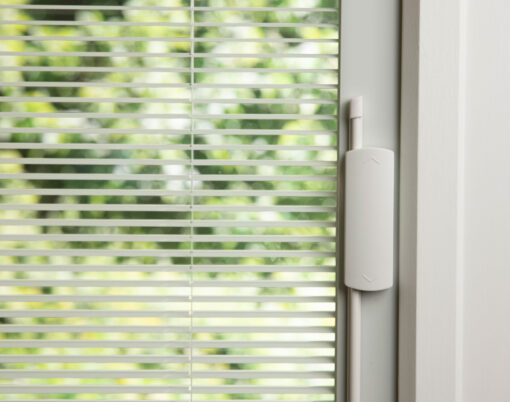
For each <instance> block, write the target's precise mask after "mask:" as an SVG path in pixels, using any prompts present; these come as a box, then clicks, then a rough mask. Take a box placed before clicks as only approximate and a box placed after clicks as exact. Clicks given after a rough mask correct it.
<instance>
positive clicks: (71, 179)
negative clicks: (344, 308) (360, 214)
mask: <svg viewBox="0 0 510 402" xmlns="http://www.w3.org/2000/svg"><path fill="white" fill-rule="evenodd" d="M337 21H338V9H337V2H336V1H335V0H302V1H301V0H242V1H229V0H217V1H213V0H211V1H205V0H190V1H185V0H175V1H171V0H162V1H161V0H160V1H153V0H118V1H113V0H96V1H72V0H60V1H57V0H53V1H47V0H45V1H39V0H38V1H36V0H33V1H30V0H4V1H2V4H1V5H0V59H1V61H0V141H1V144H0V183H1V185H0V201H1V202H0V248H1V251H0V270H1V273H0V275H1V276H0V286H1V289H2V291H1V293H0V307H1V314H0V315H1V316H0V325H1V328H0V329H1V331H0V332H1V334H0V348H1V351H0V399H3V400H10V401H34V400H46V401H60V400H68V399H70V400H77V401H128V400H129V401H142V400H157V401H207V400H212V401H224V400H225V401H226V400H238V401H241V400H243V401H259V400H263V401H296V402H297V401H303V402H307V401H309V402H311V401H327V400H333V399H334V386H335V382H334V373H335V364H334V361H335V317H336V311H335V288H336V245H335V226H336V183H337V170H336V164H337V150H336V148H337V147H336V144H337V142H336V141H337V101H338V97H337V88H338V83H337V80H338V26H337Z"/></svg>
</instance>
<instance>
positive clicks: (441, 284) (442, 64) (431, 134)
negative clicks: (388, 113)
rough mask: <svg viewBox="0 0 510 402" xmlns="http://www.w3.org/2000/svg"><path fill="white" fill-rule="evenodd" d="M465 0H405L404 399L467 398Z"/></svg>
mask: <svg viewBox="0 0 510 402" xmlns="http://www.w3.org/2000/svg"><path fill="white" fill-rule="evenodd" d="M465 8H466V4H465V1H463V0H451V1H444V0H403V10H402V11H403V12H402V103H401V177H400V180H401V181H400V191H401V194H400V289H399V296H400V298H399V402H430V401H434V402H443V401H444V402H460V401H461V400H462V395H461V384H462V364H461V363H462V336H461V335H462V327H461V326H462V213H463V206H462V193H463V177H462V167H463V131H464V130H463V124H464V123H463V121H464V118H463V115H464V105H463V99H464V96H463V94H464V79H463V77H464V71H463V68H464V66H465V63H464V57H465V46H464V39H463V38H464V35H463V31H464V20H465Z"/></svg>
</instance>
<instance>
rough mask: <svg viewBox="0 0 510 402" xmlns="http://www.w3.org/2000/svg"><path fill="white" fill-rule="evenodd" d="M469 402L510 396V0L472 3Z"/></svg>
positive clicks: (467, 196)
mask: <svg viewBox="0 0 510 402" xmlns="http://www.w3.org/2000/svg"><path fill="white" fill-rule="evenodd" d="M467 1H468V3H467V9H466V11H467V13H466V30H465V32H466V41H465V44H466V60H465V63H466V66H465V72H466V82H465V91H466V94H465V95H466V96H465V101H466V104H465V123H466V125H465V149H464V151H465V156H464V158H465V159H464V163H465V167H464V174H465V176H464V273H463V276H464V294H463V300H464V303H463V311H464V326H463V329H464V330H463V363H462V368H463V381H462V383H463V391H464V392H463V398H462V399H463V401H464V402H482V401H483V402H503V401H510V1H508V0H467Z"/></svg>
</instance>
